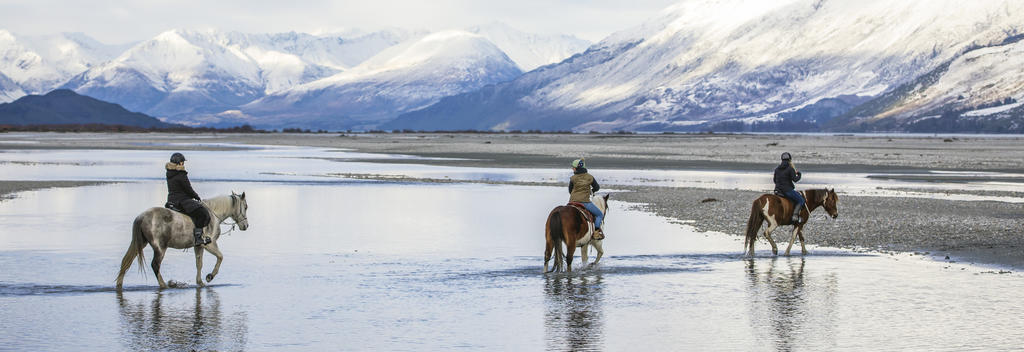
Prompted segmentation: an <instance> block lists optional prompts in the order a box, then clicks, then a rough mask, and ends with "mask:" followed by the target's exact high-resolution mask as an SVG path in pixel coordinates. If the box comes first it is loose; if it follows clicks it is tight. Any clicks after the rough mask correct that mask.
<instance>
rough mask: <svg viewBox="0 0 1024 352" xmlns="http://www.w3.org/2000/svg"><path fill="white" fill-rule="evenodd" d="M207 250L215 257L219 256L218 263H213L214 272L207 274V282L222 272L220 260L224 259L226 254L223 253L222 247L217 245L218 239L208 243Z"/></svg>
mask: <svg viewBox="0 0 1024 352" xmlns="http://www.w3.org/2000/svg"><path fill="white" fill-rule="evenodd" d="M206 250H207V251H209V252H210V254H213V256H214V257H217V264H214V265H213V272H211V273H209V274H206V282H210V281H213V278H214V277H216V276H217V273H219V272H220V262H222V261H224V254H221V252H220V247H217V241H213V242H211V243H210V244H208V245H206Z"/></svg>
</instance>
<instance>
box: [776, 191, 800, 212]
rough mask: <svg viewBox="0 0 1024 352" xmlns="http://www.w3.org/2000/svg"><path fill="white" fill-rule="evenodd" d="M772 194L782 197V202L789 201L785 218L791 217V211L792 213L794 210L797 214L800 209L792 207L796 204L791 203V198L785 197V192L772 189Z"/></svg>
mask: <svg viewBox="0 0 1024 352" xmlns="http://www.w3.org/2000/svg"><path fill="white" fill-rule="evenodd" d="M772 194H773V195H775V196H777V197H779V198H780V199H782V201H783V202H787V203H789V207H790V208H791V209H789V211H788V212H786V214H785V216H786V217H787V218H789V217H793V213H794V212H796V213H797V214H799V213H800V210H801V209H796V208H794V207H793V206H794V205H796V204H793V200H792V199H789V197H786V195H785V194H783V193H782V192H779V191H772Z"/></svg>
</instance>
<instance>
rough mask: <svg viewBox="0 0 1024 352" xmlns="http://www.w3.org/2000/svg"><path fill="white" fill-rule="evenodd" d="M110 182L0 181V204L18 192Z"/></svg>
mask: <svg viewBox="0 0 1024 352" xmlns="http://www.w3.org/2000/svg"><path fill="white" fill-rule="evenodd" d="M107 183H110V182H93V181H6V180H3V181H0V202H2V201H4V200H5V199H11V198H14V197H16V196H17V193H18V192H24V191H32V190H37V189H44V188H57V187H79V186H93V185H101V184H107Z"/></svg>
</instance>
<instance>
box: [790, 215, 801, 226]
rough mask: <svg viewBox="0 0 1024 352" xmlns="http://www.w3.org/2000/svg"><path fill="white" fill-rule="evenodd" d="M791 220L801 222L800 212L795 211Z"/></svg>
mask: <svg viewBox="0 0 1024 352" xmlns="http://www.w3.org/2000/svg"><path fill="white" fill-rule="evenodd" d="M791 220H792V221H793V223H794V224H799V223H800V214H797V213H793V219H791Z"/></svg>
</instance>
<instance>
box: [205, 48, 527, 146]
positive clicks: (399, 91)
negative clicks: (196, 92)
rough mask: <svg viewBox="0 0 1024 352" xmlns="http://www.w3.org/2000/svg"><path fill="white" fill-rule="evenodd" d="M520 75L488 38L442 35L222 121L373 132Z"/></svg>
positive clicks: (390, 51) (245, 108) (271, 97)
mask: <svg viewBox="0 0 1024 352" xmlns="http://www.w3.org/2000/svg"><path fill="white" fill-rule="evenodd" d="M520 74H522V72H521V71H520V70H519V68H518V67H517V65H516V63H515V62H513V61H512V60H511V59H509V58H508V56H507V55H506V54H505V53H504V52H503V51H502V50H501V49H499V48H498V47H497V46H495V45H494V44H493V43H491V42H490V41H488V40H487V39H486V38H484V37H483V36H480V35H477V34H473V33H469V32H465V31H454V30H452V31H441V32H435V33H431V34H429V35H426V36H423V37H421V38H417V39H413V40H409V41H407V42H404V43H401V44H399V45H396V46H393V47H391V48H388V49H386V50H384V51H382V52H380V53H379V54H377V55H375V56H373V57H372V58H370V59H368V60H366V61H365V62H363V63H362V64H360V65H359V66H356V67H354V68H352V69H351V70H348V71H344V72H341V73H338V74H335V75H333V76H330V77H326V78H323V79H320V80H317V81H314V82H310V83H306V84H303V85H300V86H297V87H294V88H291V89H288V90H285V91H282V92H279V93H275V94H271V95H268V96H266V97H264V98H262V99H260V100H258V101H256V102H253V103H251V104H248V105H245V106H243V107H242V108H241V112H238V111H231V112H227V113H226V114H221V115H220V116H219V118H220V119H219V120H218V121H220V123H230V122H246V123H250V124H252V125H254V126H272V127H276V126H293V127H294V126H301V127H306V128H330V129H339V128H369V127H373V126H376V125H377V124H379V123H381V122H383V121H387V120H389V119H391V118H393V117H394V116H397V115H398V114H399V113H401V112H405V111H409V110H413V109H418V108H422V107H425V106H427V105H430V104H432V103H434V102H436V101H437V100H438V99H440V98H441V97H444V96H448V95H453V94H458V93H462V92H466V91H470V90H475V89H478V88H481V87H483V86H486V85H488V84H493V83H498V82H503V81H508V80H511V79H513V78H515V77H517V76H519V75H520ZM240 115H244V117H242V118H237V116H240Z"/></svg>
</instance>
